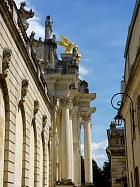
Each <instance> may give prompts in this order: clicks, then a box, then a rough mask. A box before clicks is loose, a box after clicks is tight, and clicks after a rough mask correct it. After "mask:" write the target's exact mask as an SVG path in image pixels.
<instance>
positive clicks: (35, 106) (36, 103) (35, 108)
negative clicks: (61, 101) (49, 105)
mask: <svg viewBox="0 0 140 187" xmlns="http://www.w3.org/2000/svg"><path fill="white" fill-rule="evenodd" d="M38 110H39V101H38V100H35V101H34V117H35V116H36V114H37V112H38Z"/></svg>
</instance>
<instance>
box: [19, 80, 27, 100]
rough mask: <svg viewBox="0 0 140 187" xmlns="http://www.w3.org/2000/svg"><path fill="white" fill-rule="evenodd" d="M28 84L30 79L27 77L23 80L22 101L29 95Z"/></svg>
mask: <svg viewBox="0 0 140 187" xmlns="http://www.w3.org/2000/svg"><path fill="white" fill-rule="evenodd" d="M28 85H29V81H28V80H27V79H23V80H22V88H21V101H23V102H24V101H25V96H26V95H27V92H28Z"/></svg>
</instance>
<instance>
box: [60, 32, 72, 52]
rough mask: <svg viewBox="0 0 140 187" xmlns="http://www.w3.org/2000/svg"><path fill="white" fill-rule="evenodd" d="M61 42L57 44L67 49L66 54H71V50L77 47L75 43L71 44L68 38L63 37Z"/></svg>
mask: <svg viewBox="0 0 140 187" xmlns="http://www.w3.org/2000/svg"><path fill="white" fill-rule="evenodd" d="M60 37H61V41H57V44H58V45H60V46H62V47H63V48H65V53H66V54H69V53H71V50H72V49H73V48H74V47H75V44H74V43H71V42H70V41H69V40H68V39H67V38H66V37H64V36H63V35H61V36H60Z"/></svg>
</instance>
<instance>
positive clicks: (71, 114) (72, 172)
mask: <svg viewBox="0 0 140 187" xmlns="http://www.w3.org/2000/svg"><path fill="white" fill-rule="evenodd" d="M72 120H73V111H72V110H71V111H70V118H69V128H70V133H69V134H70V152H71V179H72V182H73V180H74V170H73V166H74V164H73V129H72Z"/></svg>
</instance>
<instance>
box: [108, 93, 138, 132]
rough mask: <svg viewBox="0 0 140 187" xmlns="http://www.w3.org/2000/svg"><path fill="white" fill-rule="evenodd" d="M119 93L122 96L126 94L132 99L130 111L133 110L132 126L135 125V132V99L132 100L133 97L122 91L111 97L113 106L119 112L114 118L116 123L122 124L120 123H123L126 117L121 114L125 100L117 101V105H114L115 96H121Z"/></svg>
mask: <svg viewBox="0 0 140 187" xmlns="http://www.w3.org/2000/svg"><path fill="white" fill-rule="evenodd" d="M119 95H120V96H125V97H127V98H129V100H130V102H131V109H130V112H131V114H132V126H133V133H134V131H135V121H134V106H133V100H132V98H131V97H130V96H129V95H128V94H126V93H122V92H120V93H116V94H114V95H113V96H112V98H111V105H112V107H113V108H114V109H116V110H117V111H118V112H117V115H116V116H115V118H114V119H115V123H116V125H118V126H120V125H121V124H122V121H125V119H123V117H122V115H121V113H120V109H121V107H122V106H123V101H122V100H119V101H118V102H117V104H116V106H115V105H114V102H113V100H114V98H115V97H117V96H119Z"/></svg>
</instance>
